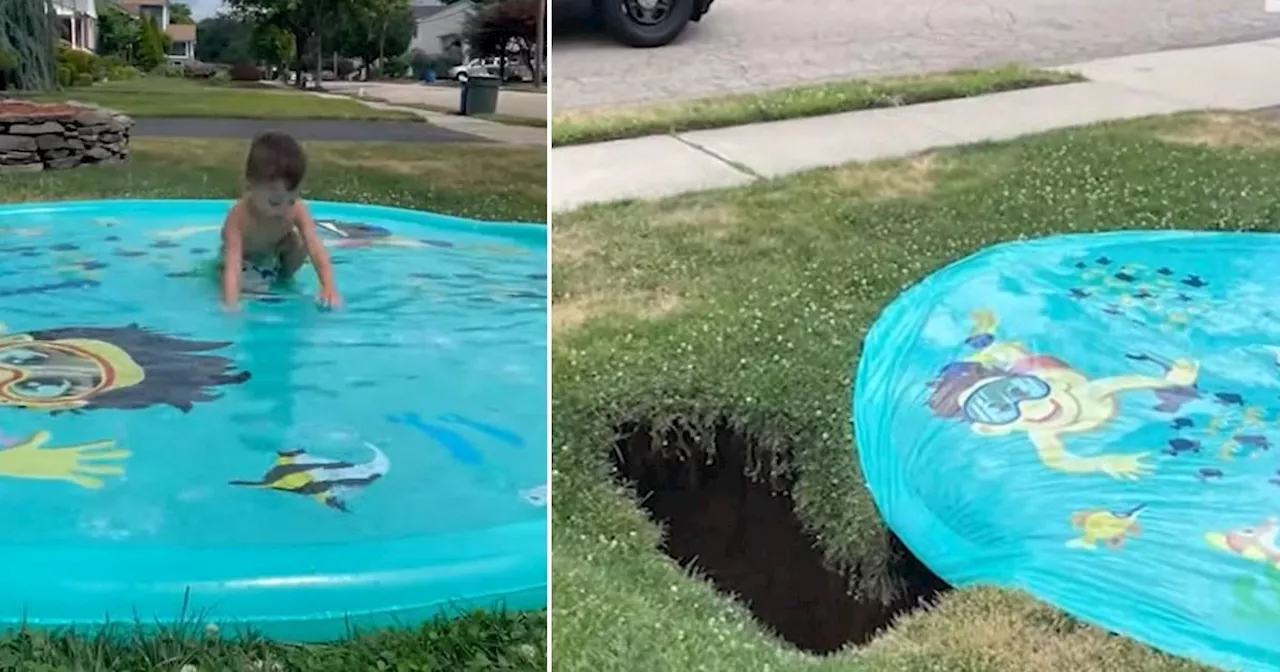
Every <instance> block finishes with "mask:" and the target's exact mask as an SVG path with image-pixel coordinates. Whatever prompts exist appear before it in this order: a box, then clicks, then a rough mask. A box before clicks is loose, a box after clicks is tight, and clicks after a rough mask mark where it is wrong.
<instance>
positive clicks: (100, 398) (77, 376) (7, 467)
mask: <svg viewBox="0 0 1280 672" xmlns="http://www.w3.org/2000/svg"><path fill="white" fill-rule="evenodd" d="M225 345H227V344H226V343H215V342H200V341H186V340H182V339H178V338H174V337H171V336H166V335H164V334H160V333H156V332H152V331H148V330H146V329H143V328H141V327H139V326H137V325H129V326H127V327H65V328H61V329H47V330H40V331H31V332H28V333H23V334H5V335H0V406H13V407H17V408H24V409H29V410H37V411H47V412H49V413H59V412H66V411H70V412H83V411H87V410H92V409H99V408H114V409H137V408H147V407H149V406H155V405H158V404H168V405H170V406H173V407H174V408H177V409H179V410H181V411H183V412H184V413H185V412H187V411H189V410H191V408H192V406H193V405H194V404H195V402H201V401H211V400H213V399H216V398H217V397H218V394H217V393H216V392H214V391H212V390H211V389H210V388H212V387H213V386H215V385H228V384H236V383H242V382H244V381H246V380H248V379H249V373H248V372H247V371H240V372H233V371H232V362H231V360H229V359H226V358H224V357H218V356H216V355H207V354H195V353H200V352H203V351H206V350H213V349H215V348H219V347H223V346H225ZM50 438H51V437H50V435H49V433H48V432H46V431H43V430H42V431H38V432H36V433H34V434H32V435H31V436H29V437H27V438H25V439H22V440H19V441H16V442H14V443H11V444H10V445H8V446H5V447H3V448H0V476H11V477H15V478H33V479H48V480H63V481H69V482H71V483H75V484H76V485H79V486H81V487H85V488H100V487H102V485H103V477H105V476H118V475H121V474H123V473H124V467H123V466H121V465H119V464H114V463H115V462H118V461H120V460H124V459H126V458H128V457H129V451H127V450H123V449H120V448H117V447H116V444H115V442H114V441H111V440H103V441H92V442H89V443H81V444H75V445H71V446H63V447H57V448H45V447H44V444H46V443H48V441H49V440H50Z"/></svg>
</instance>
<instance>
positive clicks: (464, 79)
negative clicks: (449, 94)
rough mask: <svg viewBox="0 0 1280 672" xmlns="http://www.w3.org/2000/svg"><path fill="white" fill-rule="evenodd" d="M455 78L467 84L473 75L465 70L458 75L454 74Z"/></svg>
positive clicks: (460, 82)
mask: <svg viewBox="0 0 1280 672" xmlns="http://www.w3.org/2000/svg"><path fill="white" fill-rule="evenodd" d="M454 79H455V80H457V81H458V83H459V84H466V83H467V80H468V79H471V75H468V74H467V73H465V72H459V73H458V74H457V75H456V76H454Z"/></svg>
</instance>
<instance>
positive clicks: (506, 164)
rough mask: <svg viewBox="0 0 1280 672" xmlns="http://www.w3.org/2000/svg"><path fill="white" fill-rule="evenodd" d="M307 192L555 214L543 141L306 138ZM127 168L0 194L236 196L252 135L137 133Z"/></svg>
mask: <svg viewBox="0 0 1280 672" xmlns="http://www.w3.org/2000/svg"><path fill="white" fill-rule="evenodd" d="M302 144H303V148H304V149H306V151H307V158H308V164H309V165H308V174H307V178H306V181H305V182H304V183H303V195H304V197H307V198H312V199H319V200H335V201H350V202H352V203H375V204H379V205H394V206H398V207H405V208H415V209H421V210H431V211H433V212H441V213H445V214H451V215H460V216H463V217H473V218H478V219H491V220H516V221H530V222H545V221H546V198H547V196H546V193H547V178H546V175H547V160H546V150H545V149H542V148H540V147H514V146H508V145H498V144H493V143H476V144H442V143H433V144H419V143H378V142H304V143H302ZM130 148H131V150H132V156H131V159H130V161H129V162H128V163H127V164H125V165H122V166H88V167H83V168H77V169H73V170H67V171H46V172H43V173H20V174H10V175H4V174H0V201H11V202H22V201H34V200H47V199H76V198H123V197H132V198H234V197H236V196H237V195H238V194H239V190H240V185H241V182H242V178H243V170H244V158H245V153H246V152H247V151H248V141H247V140H222V139H208V140H205V139H200V140H195V139H168V138H164V139H162V138H134V139H132V140H131V141H130Z"/></svg>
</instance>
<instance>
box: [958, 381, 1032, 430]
mask: <svg viewBox="0 0 1280 672" xmlns="http://www.w3.org/2000/svg"><path fill="white" fill-rule="evenodd" d="M1051 392H1052V390H1051V388H1050V387H1049V384H1048V383H1046V382H1045V381H1043V380H1040V379H1039V378H1036V377H1035V376H1026V375H1014V376H1000V377H998V378H988V379H987V380H984V381H982V382H980V383H978V384H977V385H975V386H973V387H972V388H970V390H969V392H968V393H967V394H966V395H965V396H964V401H963V403H962V405H961V408H962V410H963V411H964V416H965V418H966V419H968V420H969V422H972V423H974V424H980V425H992V426H1002V425H1011V424H1013V423H1015V422H1017V421H1018V420H1019V419H1021V418H1022V417H1023V416H1024V414H1025V415H1027V416H1028V419H1031V420H1035V419H1038V418H1039V417H1041V416H1042V415H1043V414H1041V413H1039V412H1038V408H1037V407H1038V406H1040V405H1041V404H1036V403H1035V402H1039V401H1042V400H1047V399H1048V398H1049V395H1050V393H1051ZM1050 405H1052V402H1050ZM1050 412H1052V409H1050Z"/></svg>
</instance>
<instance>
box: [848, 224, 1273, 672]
mask: <svg viewBox="0 0 1280 672" xmlns="http://www.w3.org/2000/svg"><path fill="white" fill-rule="evenodd" d="M1278 270H1280V235H1269V234H1245V233H1187V232H1178V233H1173V232H1163V233H1154V232H1153V233H1117V234H1095V235H1082V236H1070V237H1058V238H1049V239H1043V240H1038V241H1033V242H1025V243H1012V244H1007V245H1002V246H999V247H994V248H990V249H987V250H985V251H983V252H981V253H979V254H977V255H975V256H972V257H970V258H967V259H964V260H963V261H960V262H958V263H956V264H953V265H951V266H949V267H947V268H946V269H944V270H942V271H939V272H937V273H936V274H934V275H932V276H930V277H928V278H927V279H925V280H924V281H923V282H921V283H920V284H919V285H917V286H915V287H913V288H911V289H910V290H908V291H907V292H906V293H904V294H903V295H902V296H901V297H899V298H898V299H897V300H895V301H894V302H893V303H892V304H891V305H890V306H889V307H888V308H887V309H886V310H885V311H884V313H883V314H882V315H881V317H880V318H879V320H878V321H877V323H876V324H875V326H874V327H873V328H872V330H871V332H870V334H869V335H868V336H867V339H866V343H865V348H864V351H863V354H862V357H861V361H860V364H859V367H858V372H857V380H856V386H855V389H856V391H855V394H854V402H853V406H854V424H855V427H856V436H857V444H858V452H859V455H860V459H861V462H862V466H863V469H864V471H865V476H866V480H867V483H868V487H869V488H870V489H871V493H872V495H873V497H874V499H875V502H876V505H877V507H878V508H879V509H880V511H881V513H882V514H883V516H884V518H885V520H886V521H887V522H888V524H889V526H890V527H891V528H892V529H893V530H894V531H895V532H896V533H897V534H898V535H899V536H900V537H901V539H902V540H903V541H904V542H905V543H906V545H907V546H908V547H909V548H910V549H911V551H912V552H913V553H914V554H915V555H916V556H917V557H919V558H920V559H921V560H922V561H923V562H924V563H925V564H926V565H928V566H929V567H930V569H932V570H933V571H934V572H935V573H937V574H938V575H939V576H940V577H942V578H943V579H945V580H947V581H948V582H949V583H951V584H952V585H957V586H964V585H969V584H976V583H982V584H994V585H1000V586H1006V587H1010V588H1017V589H1022V590H1025V591H1027V592H1029V593H1031V594H1033V595H1035V596H1036V597H1038V598H1040V599H1043V600H1044V601H1046V602H1049V603H1051V604H1054V605H1056V606H1058V607H1060V608H1062V609H1064V610H1066V611H1067V612H1069V613H1071V614H1073V615H1075V616H1077V617H1079V618H1080V619H1082V620H1085V621H1088V622H1091V623H1093V624H1096V625H1098V626H1100V627H1103V628H1105V629H1107V630H1110V631H1114V632H1117V633H1120V634H1122V635H1125V636H1127V637H1130V638H1132V639H1135V640H1138V641H1142V642H1145V643H1147V644H1150V645H1153V646H1155V647H1157V648H1159V649H1162V650H1165V651H1168V652H1170V653H1173V654H1177V655H1181V656H1184V657H1188V658H1192V659H1195V660H1198V661H1201V662H1204V663H1208V664H1213V665H1217V666H1220V667H1224V668H1228V669H1235V670H1250V671H1259V670H1280V638H1277V637H1276V634H1275V633H1276V628H1277V627H1278V626H1280V538H1278V535H1280V471H1278V468H1280V449H1278V448H1277V445H1278V444H1280V273H1277V271H1278Z"/></svg>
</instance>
